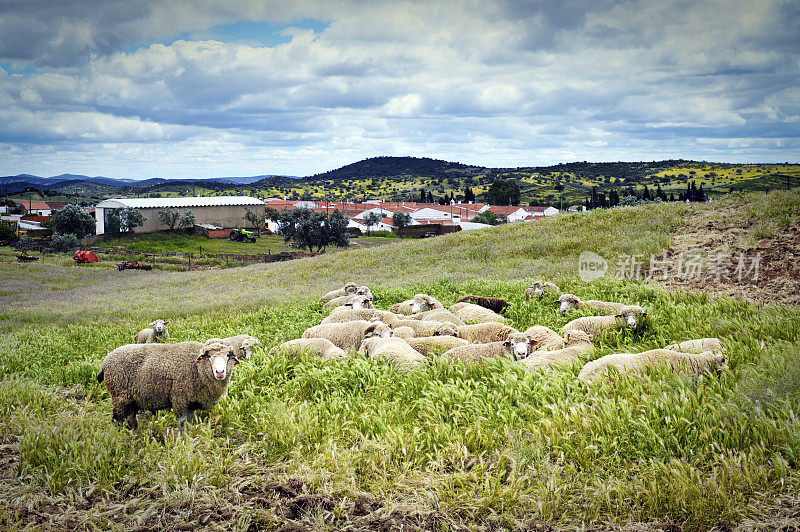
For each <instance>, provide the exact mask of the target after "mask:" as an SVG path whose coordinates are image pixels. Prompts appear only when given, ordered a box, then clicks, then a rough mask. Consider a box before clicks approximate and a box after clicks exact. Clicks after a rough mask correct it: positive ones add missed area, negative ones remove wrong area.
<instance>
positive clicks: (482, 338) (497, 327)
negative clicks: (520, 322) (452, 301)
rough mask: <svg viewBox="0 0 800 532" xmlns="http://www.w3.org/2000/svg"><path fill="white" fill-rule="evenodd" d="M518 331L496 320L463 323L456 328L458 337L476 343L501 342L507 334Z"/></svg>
mask: <svg viewBox="0 0 800 532" xmlns="http://www.w3.org/2000/svg"><path fill="white" fill-rule="evenodd" d="M516 332H519V331H517V330H516V329H515V328H513V327H509V326H508V325H505V324H503V323H498V322H496V321H488V322H486V323H476V324H474V325H464V326H462V327H459V328H458V337H459V338H463V339H464V340H469V341H470V342H472V343H476V344H488V343H490V342H503V341H505V340H506V338H508V335H509V334H512V333H516Z"/></svg>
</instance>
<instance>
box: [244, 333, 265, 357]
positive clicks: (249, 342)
mask: <svg viewBox="0 0 800 532" xmlns="http://www.w3.org/2000/svg"><path fill="white" fill-rule="evenodd" d="M257 345H261V342H259V341H258V338H253V337H252V336H248V337H247V338H245V339H244V340H242V346H241V347H240V349H241V351H242V355H244V358H250V355H252V354H253V348H254V347H256V346H257Z"/></svg>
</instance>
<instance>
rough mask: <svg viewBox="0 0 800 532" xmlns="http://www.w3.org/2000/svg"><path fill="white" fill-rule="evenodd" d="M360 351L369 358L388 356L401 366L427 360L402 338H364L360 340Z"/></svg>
mask: <svg viewBox="0 0 800 532" xmlns="http://www.w3.org/2000/svg"><path fill="white" fill-rule="evenodd" d="M360 351H364V353H365V354H366V355H367V356H368V357H370V358H379V357H381V358H388V359H389V360H392V361H394V362H396V363H397V364H398V365H399V366H401V367H414V366H419V365H420V364H422V363H423V362H425V361H426V360H427V359H426V358H425V356H424V355H423V354H422V353H420V352H419V351H417V350H415V349H414V348H412V347H411V346H410V345H408V344H407V343H406V341H405V340H403V339H402V338H379V337H372V338H366V339H365V340H364V341H363V342H361V346H360Z"/></svg>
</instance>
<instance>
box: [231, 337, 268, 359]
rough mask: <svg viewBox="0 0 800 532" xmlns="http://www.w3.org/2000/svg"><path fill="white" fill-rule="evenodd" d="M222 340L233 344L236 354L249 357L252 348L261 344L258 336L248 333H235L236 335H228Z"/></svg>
mask: <svg viewBox="0 0 800 532" xmlns="http://www.w3.org/2000/svg"><path fill="white" fill-rule="evenodd" d="M222 341H223V342H227V343H229V344H231V345H232V346H233V348H234V349H235V352H236V356H241V357H244V358H250V357H251V356H252V354H253V348H254V347H256V346H259V345H261V342H259V341H258V338H255V337H254V336H250V335H249V334H237V335H236V336H229V337H228V338H223V339H222Z"/></svg>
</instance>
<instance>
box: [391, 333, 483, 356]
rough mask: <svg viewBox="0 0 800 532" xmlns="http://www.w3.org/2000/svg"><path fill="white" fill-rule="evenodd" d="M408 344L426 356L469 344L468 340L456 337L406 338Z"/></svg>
mask: <svg viewBox="0 0 800 532" xmlns="http://www.w3.org/2000/svg"><path fill="white" fill-rule="evenodd" d="M406 343H407V344H408V345H410V346H411V347H412V348H414V349H415V350H417V351H419V352H420V353H422V354H423V355H425V356H428V355H430V354H431V353H433V352H434V351H447V350H449V349H453V348H454V347H460V346H462V345H467V344H469V342H468V341H467V340H464V339H463V338H456V337H455V336H420V337H415V338H406Z"/></svg>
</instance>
